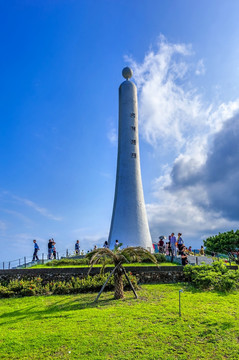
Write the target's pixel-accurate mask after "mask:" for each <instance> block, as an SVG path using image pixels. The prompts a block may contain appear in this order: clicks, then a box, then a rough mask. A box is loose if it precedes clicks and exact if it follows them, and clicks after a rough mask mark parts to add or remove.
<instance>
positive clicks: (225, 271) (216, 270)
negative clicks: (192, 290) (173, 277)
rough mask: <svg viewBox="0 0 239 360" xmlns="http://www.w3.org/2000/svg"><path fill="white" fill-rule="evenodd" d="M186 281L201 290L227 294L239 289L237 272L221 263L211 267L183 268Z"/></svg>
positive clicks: (238, 274)
mask: <svg viewBox="0 0 239 360" xmlns="http://www.w3.org/2000/svg"><path fill="white" fill-rule="evenodd" d="M184 273H185V276H186V279H187V280H188V281H190V282H191V283H192V284H193V285H194V286H195V287H197V288H199V289H203V290H217V291H223V292H228V291H232V290H236V289H239V270H230V269H229V268H228V267H227V266H225V264H224V263H223V261H217V262H214V263H213V264H212V265H201V266H190V265H186V266H185V267H184Z"/></svg>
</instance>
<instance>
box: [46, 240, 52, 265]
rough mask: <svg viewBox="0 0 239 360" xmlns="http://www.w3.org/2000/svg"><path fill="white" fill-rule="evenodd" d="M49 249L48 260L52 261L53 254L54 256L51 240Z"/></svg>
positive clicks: (48, 245)
mask: <svg viewBox="0 0 239 360" xmlns="http://www.w3.org/2000/svg"><path fill="white" fill-rule="evenodd" d="M47 247H48V260H51V254H52V241H51V239H49V241H48V244H47Z"/></svg>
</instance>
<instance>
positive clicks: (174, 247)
mask: <svg viewBox="0 0 239 360" xmlns="http://www.w3.org/2000/svg"><path fill="white" fill-rule="evenodd" d="M176 242H177V240H176V237H175V236H174V233H172V234H171V239H170V244H171V249H172V256H176V255H177V250H176Z"/></svg>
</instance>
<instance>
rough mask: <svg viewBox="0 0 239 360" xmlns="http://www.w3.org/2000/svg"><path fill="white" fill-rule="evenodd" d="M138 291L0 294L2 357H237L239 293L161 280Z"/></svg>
mask: <svg viewBox="0 0 239 360" xmlns="http://www.w3.org/2000/svg"><path fill="white" fill-rule="evenodd" d="M182 287H183V289H184V292H183V293H182V295H181V299H182V317H181V318H180V317H179V315H178V293H179V290H180V289H181V288H182ZM138 294H139V299H135V298H134V297H133V294H132V293H131V292H127V293H126V298H125V300H123V301H122V300H121V301H120V300H118V301H116V300H112V298H113V294H112V293H111V292H108V293H104V294H103V295H102V297H101V298H100V300H99V302H98V303H97V304H94V303H93V300H94V298H95V296H96V294H81V295H72V296H69V295H67V296H61V295H58V296H48V297H43V296H40V297H26V298H15V299H1V300H0V326H1V327H0V329H1V331H0V359H7V360H11V359H14V360H15V359H78V360H81V359H102V360H103V359H104V360H106V359H117V360H121V359H122V360H131V359H135V360H136V359H145V360H151V359H152V360H159V359H163V360H167V359H170V360H171V359H172V360H174V359H190V360H194V359H195V360H196V359H197V360H200V359H207V360H211V359H232V360H236V359H239V307H238V304H239V293H234V294H230V295H225V294H221V293H213V292H199V291H195V290H193V289H190V288H187V287H186V285H185V286H183V285H182V284H176V285H171V284H163V285H144V286H142V289H141V290H140V291H139V292H138Z"/></svg>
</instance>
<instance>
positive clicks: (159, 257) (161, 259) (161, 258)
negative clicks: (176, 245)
mask: <svg viewBox="0 0 239 360" xmlns="http://www.w3.org/2000/svg"><path fill="white" fill-rule="evenodd" d="M154 256H155V257H156V260H157V262H158V263H164V262H167V259H166V256H165V255H164V254H154Z"/></svg>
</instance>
